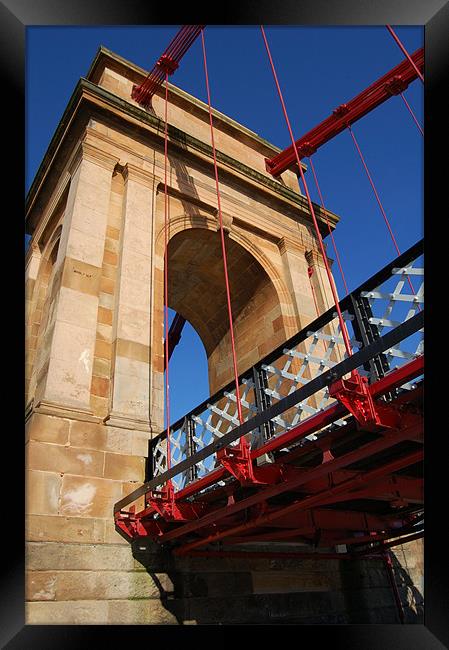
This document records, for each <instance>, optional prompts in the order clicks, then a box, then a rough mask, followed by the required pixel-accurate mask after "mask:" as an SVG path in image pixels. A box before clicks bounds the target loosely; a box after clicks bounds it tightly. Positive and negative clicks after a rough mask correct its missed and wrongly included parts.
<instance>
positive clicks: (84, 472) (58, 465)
mask: <svg viewBox="0 0 449 650" xmlns="http://www.w3.org/2000/svg"><path fill="white" fill-rule="evenodd" d="M27 447H28V449H27V460H28V468H29V469H38V470H43V471H49V472H54V471H57V472H61V473H66V472H67V473H69V474H77V475H81V476H102V474H103V462H104V454H103V452H99V451H94V450H92V449H88V450H84V449H81V448H72V447H62V446H60V445H50V444H47V443H44V442H34V441H30V442H29V443H27Z"/></svg>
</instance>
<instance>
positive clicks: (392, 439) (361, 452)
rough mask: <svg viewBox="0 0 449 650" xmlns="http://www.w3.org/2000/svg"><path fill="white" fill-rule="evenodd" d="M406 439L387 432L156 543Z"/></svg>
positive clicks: (403, 434) (405, 432)
mask: <svg viewBox="0 0 449 650" xmlns="http://www.w3.org/2000/svg"><path fill="white" fill-rule="evenodd" d="M408 435H409V432H408V430H407V429H404V430H399V431H394V432H391V431H390V432H389V433H388V434H386V435H385V437H383V438H381V439H380V440H375V441H373V442H370V443H368V444H366V445H364V446H363V447H361V448H360V449H356V450H355V451H352V452H349V453H348V454H345V455H344V456H342V457H340V458H337V459H335V460H332V461H329V462H327V463H324V464H322V465H319V466H318V467H315V468H313V469H311V470H308V471H304V474H303V476H302V478H301V477H299V478H294V479H291V480H289V481H285V482H283V483H281V484H280V485H274V486H270V487H267V488H265V489H264V490H262V491H261V492H259V493H257V494H255V495H252V496H251V497H247V498H246V499H242V500H241V501H239V502H237V503H235V504H234V505H231V506H226V507H225V508H218V509H217V511H215V512H212V513H211V514H209V515H205V516H204V517H201V518H200V519H198V520H196V521H192V522H189V523H188V524H184V525H182V526H180V527H179V528H177V529H176V530H172V531H170V532H168V533H166V534H164V535H162V536H161V538H160V540H161V541H162V542H165V541H169V540H171V539H175V538H177V537H180V536H181V535H184V534H186V533H188V532H191V531H194V530H196V529H198V528H201V527H202V526H206V525H208V524H211V523H214V522H216V521H217V520H219V519H223V518H224V517H226V516H228V515H230V514H233V513H234V512H239V511H240V510H244V509H245V508H248V507H250V506H252V505H255V504H256V503H258V502H260V501H266V500H267V499H269V498H270V497H272V496H275V495H277V494H281V493H282V492H288V491H289V490H291V489H295V488H297V487H298V486H299V485H301V484H303V483H305V482H306V481H308V480H311V479H312V478H317V477H320V476H323V475H325V474H328V473H329V472H332V471H333V470H335V469H339V468H341V467H345V466H346V465H350V464H351V463H354V462H357V461H358V460H362V459H364V458H367V457H369V456H371V455H373V454H375V453H377V452H380V451H383V450H384V449H388V448H389V447H392V446H393V445H396V444H398V443H399V442H402V441H403V440H406V439H407V436H408ZM354 480H356V479H354ZM312 498H313V497H312Z"/></svg>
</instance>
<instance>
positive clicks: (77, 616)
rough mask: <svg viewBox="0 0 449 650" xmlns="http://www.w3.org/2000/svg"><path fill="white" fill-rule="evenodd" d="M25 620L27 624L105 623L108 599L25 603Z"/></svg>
mask: <svg viewBox="0 0 449 650" xmlns="http://www.w3.org/2000/svg"><path fill="white" fill-rule="evenodd" d="M25 622H26V624H27V625H106V624H107V623H108V622H109V621H108V601H106V600H101V601H92V600H86V601H82V600H78V601H63V602H34V603H26V605H25Z"/></svg>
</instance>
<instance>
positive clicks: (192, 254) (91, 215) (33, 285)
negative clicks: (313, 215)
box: [26, 48, 338, 624]
mask: <svg viewBox="0 0 449 650" xmlns="http://www.w3.org/2000/svg"><path fill="white" fill-rule="evenodd" d="M144 76H145V72H144V71H143V70H142V69H140V68H138V67H137V66H135V65H133V64H131V63H129V62H127V61H125V60H123V59H121V58H120V57H119V56H117V55H115V54H113V53H112V52H109V51H107V50H105V49H104V48H100V50H99V52H98V53H97V55H96V58H95V60H94V61H93V63H92V66H91V68H90V70H89V72H88V74H87V77H86V78H85V79H84V78H83V79H81V80H80V81H79V83H78V85H77V87H76V89H75V91H74V93H73V95H72V97H71V99H70V101H69V104H68V106H67V108H66V110H65V113H64V115H63V117H62V119H61V122H60V124H59V126H58V128H57V130H56V132H55V135H54V137H53V139H52V141H51V143H50V146H49V148H48V150H47V153H46V154H45V157H44V159H43V161H42V164H41V166H40V168H39V170H38V173H37V175H36V178H35V180H34V182H33V185H32V187H31V189H30V192H29V195H28V199H27V215H26V224H27V232H28V233H29V234H31V235H32V239H31V243H30V246H29V250H28V253H27V260H26V261H27V276H26V333H27V338H26V410H27V427H26V447H27V454H26V458H27V461H26V463H27V481H26V495H27V503H26V511H27V525H26V537H27V542H28V545H27V571H28V577H27V600H28V601H29V602H28V605H27V622H29V623H43V624H46V623H50V622H51V623H53V622H54V623H139V622H146V623H153V622H155V623H166V622H176V620H175V618H174V617H173V614H172V613H170V612H169V611H168V610H167V609H166V608H165V607H164V606H163V604H162V602H161V600H160V599H159V598H158V597H157V594H158V592H157V589H156V586H155V582H154V580H153V579H152V578H151V577H150V576H149V575H148V573H147V572H146V571H145V570H143V567H142V565H141V564H140V563H139V562H137V561H136V560H135V559H134V558H133V556H132V553H131V549H130V547H129V546H128V544H126V543H125V542H124V541H123V540H122V538H121V537H120V536H119V535H118V533H117V532H116V531H115V529H114V523H113V517H112V507H113V504H114V503H115V502H116V501H118V500H119V499H120V498H121V497H122V496H124V495H126V494H128V493H129V492H131V491H133V490H134V489H136V488H137V487H138V486H139V485H140V484H141V483H142V482H143V481H144V478H145V476H144V474H145V458H146V456H147V454H148V440H149V439H150V438H151V436H152V435H155V434H157V433H159V432H160V431H161V429H162V427H163V422H164V413H163V369H164V350H163V255H164V230H163V222H164V187H163V178H164V154H163V152H164V148H163V128H164V125H163V122H162V121H161V119H160V118H161V116H163V98H162V96H161V95H156V96H155V97H154V98H153V105H152V108H151V109H149V110H143V109H142V108H141V107H139V106H138V105H137V104H136V103H135V102H134V101H133V100H132V99H131V89H132V86H133V84H139V83H140V82H141V81H142V79H143V77H144ZM169 102H170V103H169V111H168V112H169V123H170V129H169V181H168V186H169V196H170V203H169V218H170V221H169V268H170V276H169V289H168V293H169V306H170V307H171V308H172V309H174V310H175V311H177V312H178V313H180V314H181V315H182V316H184V317H185V318H186V319H187V320H188V321H189V322H190V323H191V324H192V325H193V327H194V328H195V329H196V330H197V332H198V334H199V336H200V337H201V339H202V341H203V343H204V347H205V350H206V353H207V357H208V364H209V384H210V391H211V393H213V392H215V391H216V390H217V389H219V388H220V387H221V386H223V385H225V384H226V383H227V382H228V381H229V380H230V379H231V376H232V375H231V371H232V369H231V366H230V355H229V331H228V327H227V317H226V304H225V293H224V282H223V267H222V259H221V252H220V243H219V233H218V232H217V231H218V220H217V209H216V195H215V186H214V179H213V166H212V165H213V163H212V150H211V147H210V144H209V142H210V133H209V123H208V113H207V106H206V105H204V104H203V103H202V102H200V101H198V100H197V99H195V98H194V97H192V96H190V95H188V94H187V93H185V92H183V91H181V90H179V89H178V88H176V87H174V86H171V87H170V95H169ZM214 127H215V134H216V147H217V150H218V165H219V177H220V189H221V199H222V209H223V218H224V223H225V228H226V231H227V237H226V239H227V244H226V245H227V251H228V258H229V261H230V268H229V273H230V283H231V295H232V301H233V311H234V317H235V336H236V344H237V357H238V360H239V371H244V370H245V369H246V368H248V367H250V366H251V365H253V364H254V363H255V362H256V361H257V360H258V359H259V358H261V357H262V356H264V355H265V354H266V353H268V352H269V351H270V350H272V349H274V348H275V347H276V346H278V345H279V344H280V343H282V341H284V340H285V339H287V338H289V337H290V336H292V335H293V334H294V333H295V332H296V331H298V330H299V329H301V328H302V327H304V326H305V325H306V324H307V323H308V322H310V321H311V320H313V319H314V318H315V317H316V307H315V303H314V299H313V293H312V289H311V282H313V284H314V291H315V295H316V300H317V303H318V308H319V309H320V310H321V311H324V310H325V309H327V308H328V307H329V306H330V305H331V304H332V301H331V298H330V295H331V294H330V289H329V286H328V282H327V278H326V276H325V272H324V265H323V261H322V258H321V256H320V253H319V250H318V246H317V242H316V238H315V235H314V231H313V226H312V224H311V221H310V215H309V213H308V207H307V203H306V200H305V198H304V197H303V196H302V195H301V194H299V192H298V184H297V180H296V176H295V174H294V173H293V172H292V171H287V172H285V173H284V174H283V175H282V177H281V178H280V179H279V180H273V178H272V177H271V176H269V174H267V172H266V171H265V165H264V158H265V157H271V156H273V155H274V154H275V153H277V152H278V149H276V148H275V147H274V146H272V145H271V144H269V143H268V142H266V141H265V140H263V139H261V138H260V137H259V136H257V135H256V134H255V133H253V132H251V131H249V130H248V129H246V128H245V127H243V126H241V125H240V124H238V123H236V122H235V121H233V120H231V119H229V118H228V117H226V116H225V115H222V114H220V113H218V112H217V111H215V112H214ZM317 214H318V216H319V218H320V220H321V221H320V223H321V225H323V221H322V220H323V218H324V215H323V211H320V210H319V209H318V208H317ZM327 218H328V220H329V222H330V224H331V225H332V227H335V225H336V223H337V221H338V219H337V217H336V216H335V215H333V214H332V213H327ZM326 232H327V226H325V225H323V234H325V233H326ZM310 266H312V267H313V268H314V271H316V272H314V273H313V274H312V276H311V278H310V279H309V276H308V268H309V267H310ZM160 579H161V580H162V582H163V581H164V580H165V581H167V580H169V578H168V577H167V576H166V575H165V576H162V577H161V578H160ZM164 584H165V582H164ZM136 599H137V600H136ZM145 599H148V600H145ZM142 602H147V603H148V602H150V603H151V606H148V607H147V606H146V609H145V612H146V613H145V615H142ZM139 603H140V604H139ZM139 607H140V609H139Z"/></svg>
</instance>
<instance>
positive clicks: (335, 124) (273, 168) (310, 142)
mask: <svg viewBox="0 0 449 650" xmlns="http://www.w3.org/2000/svg"><path fill="white" fill-rule="evenodd" d="M411 59H412V60H413V62H414V64H415V65H416V66H417V68H418V69H420V70H423V69H424V49H423V48H420V49H419V50H416V52H414V53H413V54H412V55H411ZM417 76H418V75H417V73H416V71H415V69H414V68H413V67H412V66H411V65H410V63H409V61H408V59H405V60H404V61H402V63H400V64H399V65H397V66H396V67H395V68H393V69H392V70H390V72H387V73H386V74H384V76H383V77H381V78H380V79H378V80H377V81H375V82H374V83H373V84H371V86H369V87H368V88H367V89H366V90H364V91H363V92H361V93H360V94H359V95H357V96H356V97H354V99H351V100H350V101H348V102H346V104H342V105H341V106H339V107H338V108H336V109H335V110H334V111H333V113H332V115H330V116H329V117H327V118H326V119H325V120H324V121H323V122H321V123H320V124H318V126H315V127H314V128H313V129H311V130H310V131H308V132H307V133H306V134H305V135H303V136H302V138H300V139H299V140H297V141H296V148H297V151H298V154H299V158H307V157H310V156H311V155H313V154H314V153H315V151H316V150H317V149H318V147H321V145H323V144H325V143H326V142H328V141H329V140H331V139H332V138H334V137H335V136H336V135H338V134H339V133H341V132H342V131H343V130H344V129H346V128H347V126H348V124H353V123H354V122H356V121H357V120H359V119H360V118H361V117H363V116H364V115H366V114H367V113H369V112H370V111H372V110H373V109H375V108H377V106H379V105H380V104H382V103H383V102H385V101H386V100H387V99H389V98H390V97H392V96H393V95H398V94H400V93H401V92H403V91H404V90H405V89H406V88H407V86H408V85H409V84H410V83H411V82H412V81H414V80H415V79H416V78H417ZM295 161H296V154H295V151H294V149H293V146H290V147H288V148H287V149H285V150H284V151H281V153H279V154H277V155H276V156H274V157H273V158H271V159H266V160H265V163H266V168H267V171H268V172H270V174H272V175H273V176H279V174H282V172H285V170H286V169H288V168H289V167H290V165H292V164H293V163H294V162H295Z"/></svg>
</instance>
